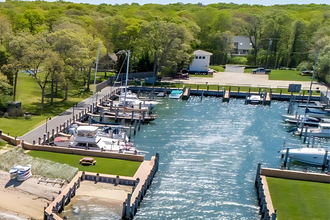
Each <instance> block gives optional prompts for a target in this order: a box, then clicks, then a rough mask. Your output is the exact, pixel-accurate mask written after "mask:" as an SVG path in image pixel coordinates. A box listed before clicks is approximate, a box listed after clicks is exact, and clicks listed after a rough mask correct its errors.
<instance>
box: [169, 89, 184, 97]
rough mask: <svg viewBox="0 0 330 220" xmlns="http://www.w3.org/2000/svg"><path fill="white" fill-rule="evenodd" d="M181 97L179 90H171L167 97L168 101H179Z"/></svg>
mask: <svg viewBox="0 0 330 220" xmlns="http://www.w3.org/2000/svg"><path fill="white" fill-rule="evenodd" d="M182 95H183V92H182V91H181V90H173V91H172V92H171V94H170V95H169V96H168V97H169V98H170V99H180V98H181V97H182Z"/></svg>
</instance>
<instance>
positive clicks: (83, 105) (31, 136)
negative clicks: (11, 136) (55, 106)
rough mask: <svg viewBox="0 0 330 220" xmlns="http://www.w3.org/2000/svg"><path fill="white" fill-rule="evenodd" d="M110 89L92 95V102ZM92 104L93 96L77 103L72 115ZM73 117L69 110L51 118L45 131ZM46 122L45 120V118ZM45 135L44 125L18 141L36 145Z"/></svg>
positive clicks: (71, 109) (71, 111) (71, 110)
mask: <svg viewBox="0 0 330 220" xmlns="http://www.w3.org/2000/svg"><path fill="white" fill-rule="evenodd" d="M111 88H112V87H105V88H104V89H102V90H101V91H100V92H98V93H97V94H95V95H94V102H95V101H96V100H99V99H101V98H102V97H103V96H105V95H107V94H109V93H110V92H111V90H110V89H111ZM92 102H93V96H91V97H89V98H87V99H85V100H84V101H82V102H80V103H78V105H77V106H76V107H74V111H75V113H74V114H77V113H78V112H81V111H82V110H84V109H85V108H87V107H89V106H90V105H91V104H92ZM72 116H73V108H70V109H68V110H66V111H65V112H63V113H61V114H59V115H58V116H56V117H54V118H52V119H51V120H49V121H48V122H47V131H49V132H50V133H51V131H52V129H54V130H56V127H59V125H60V124H63V123H64V122H66V120H70V118H72ZM45 121H46V118H45ZM44 133H46V123H45V124H43V125H40V126H39V127H37V128H36V129H34V130H32V131H30V132H28V133H26V134H24V135H23V136H21V137H19V139H21V140H24V141H26V142H29V143H33V141H34V140H35V141H36V143H37V142H38V138H39V137H42V136H43V134H44Z"/></svg>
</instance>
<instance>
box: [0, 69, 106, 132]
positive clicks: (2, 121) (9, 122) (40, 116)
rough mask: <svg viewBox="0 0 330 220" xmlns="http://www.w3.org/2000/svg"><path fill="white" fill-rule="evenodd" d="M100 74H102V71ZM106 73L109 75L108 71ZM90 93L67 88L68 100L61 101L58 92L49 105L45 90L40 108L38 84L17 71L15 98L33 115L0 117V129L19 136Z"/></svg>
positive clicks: (60, 95)
mask: <svg viewBox="0 0 330 220" xmlns="http://www.w3.org/2000/svg"><path fill="white" fill-rule="evenodd" d="M100 74H101V73H100ZM102 74H103V75H104V73H102ZM108 74H109V75H110V73H108ZM47 86H48V87H47V91H49V90H50V89H49V88H50V87H49V85H47ZM91 94H92V91H91V92H89V93H87V92H81V91H78V90H74V89H72V90H69V93H68V100H66V101H63V98H64V94H63V93H61V92H59V93H58V95H57V96H56V97H55V98H54V104H53V105H52V106H51V105H49V102H50V95H49V92H47V93H46V95H45V99H44V108H43V110H41V108H40V103H41V89H40V87H39V85H38V84H37V82H36V80H35V79H34V78H32V77H31V76H29V74H25V73H19V75H18V84H17V98H16V100H17V101H21V102H22V108H23V110H24V112H32V113H34V114H35V115H33V116H32V117H31V119H25V118H23V117H20V118H16V119H12V118H11V119H9V118H0V129H1V130H3V132H4V133H9V134H10V135H11V136H21V135H23V134H25V133H27V132H28V131H30V130H33V129H34V128H36V127H38V126H39V125H41V124H43V123H44V122H45V120H46V118H47V117H54V116H56V115H58V114H60V113H62V112H64V111H65V110H67V109H69V108H71V107H72V106H73V104H74V103H77V102H81V101H82V100H84V99H86V98H88V97H89V96H90V95H91Z"/></svg>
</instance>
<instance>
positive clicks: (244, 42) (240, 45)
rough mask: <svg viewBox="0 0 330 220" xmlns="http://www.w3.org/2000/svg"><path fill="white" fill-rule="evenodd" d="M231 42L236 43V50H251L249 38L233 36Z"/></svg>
mask: <svg viewBox="0 0 330 220" xmlns="http://www.w3.org/2000/svg"><path fill="white" fill-rule="evenodd" d="M252 38H253V37H252ZM232 42H234V43H237V49H242V50H250V49H252V45H251V42H250V38H249V37H246V36H235V37H233V39H232Z"/></svg>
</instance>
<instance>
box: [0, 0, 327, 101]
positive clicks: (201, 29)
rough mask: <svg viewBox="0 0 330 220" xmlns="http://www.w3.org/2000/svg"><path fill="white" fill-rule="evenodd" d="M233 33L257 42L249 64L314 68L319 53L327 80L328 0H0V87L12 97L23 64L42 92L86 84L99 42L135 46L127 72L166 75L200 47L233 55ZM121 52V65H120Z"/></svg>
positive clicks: (114, 47)
mask: <svg viewBox="0 0 330 220" xmlns="http://www.w3.org/2000/svg"><path fill="white" fill-rule="evenodd" d="M233 36H247V37H249V38H250V40H251V43H252V47H253V49H252V50H250V52H249V54H248V56H247V57H246V59H244V58H243V59H240V60H239V62H243V63H244V64H250V65H263V66H267V67H268V68H284V67H287V68H300V69H311V68H312V65H313V62H314V60H315V57H316V54H317V52H319V60H318V66H317V74H318V77H320V78H322V79H323V80H328V82H330V74H329V71H330V67H329V63H330V55H329V53H330V43H329V42H330V6H329V5H316V4H309V5H274V6H260V5H247V4H243V5H238V4H225V3H218V4H210V5H202V4H182V3H176V4H169V5H157V4H146V5H139V4H137V3H133V4H131V5H128V4H123V5H106V4H101V5H89V4H74V3H69V2H63V1H57V2H44V1H35V2H26V1H6V2H1V3H0V67H1V72H2V73H0V93H1V94H2V97H4V95H7V96H8V97H11V96H13V97H14V99H15V93H16V89H15V88H16V85H17V74H18V72H19V71H20V70H22V69H26V70H33V71H34V74H33V77H34V78H35V79H36V81H37V83H38V84H39V86H40V89H41V91H42V92H43V93H44V90H45V87H46V85H47V83H51V97H52V98H53V94H54V91H57V88H58V89H60V90H63V91H65V94H67V91H68V90H69V89H70V88H72V87H75V88H79V89H85V90H87V91H88V90H89V84H90V80H89V79H90V74H91V70H92V68H94V66H95V64H94V63H95V57H96V51H97V44H98V42H100V41H101V42H102V47H101V56H105V55H106V54H107V53H110V52H115V53H116V52H118V51H121V50H130V51H131V59H130V71H150V70H153V71H154V72H155V73H158V72H161V74H163V75H168V74H172V73H175V72H176V71H178V70H180V69H182V68H184V67H185V66H186V65H187V64H189V63H190V62H191V60H192V59H193V57H192V52H193V51H194V50H196V49H201V50H206V51H209V52H212V53H213V54H214V55H213V56H212V60H211V63H212V64H225V63H228V62H231V61H232V58H233V57H231V56H228V54H231V52H233V49H234V48H233V44H232V42H231V41H232V38H233ZM124 56H125V55H124ZM124 56H122V57H120V59H119V65H117V67H118V69H119V68H120V67H121V66H123V71H125V66H126V65H122V63H121V62H124ZM236 60H237V59H236ZM38 70H39V71H40V70H42V71H41V72H39V71H38ZM10 85H12V86H13V92H11V91H12V90H11V89H10ZM12 93H13V94H12ZM52 98H51V100H53V99H52ZM2 99H3V98H2ZM51 102H52V101H51ZM42 104H43V101H42Z"/></svg>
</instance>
